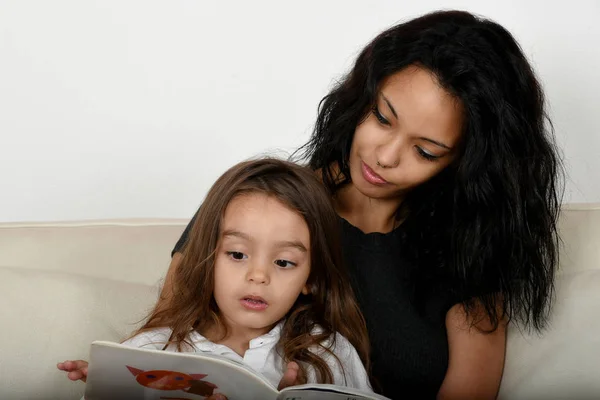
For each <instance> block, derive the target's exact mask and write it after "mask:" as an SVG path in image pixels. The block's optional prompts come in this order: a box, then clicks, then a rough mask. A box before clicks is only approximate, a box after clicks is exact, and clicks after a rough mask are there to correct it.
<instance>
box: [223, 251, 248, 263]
mask: <svg viewBox="0 0 600 400" xmlns="http://www.w3.org/2000/svg"><path fill="white" fill-rule="evenodd" d="M226 254H227V255H228V256H229V257H231V258H233V259H234V260H236V261H241V260H243V259H244V258H246V255H245V254H244V253H241V252H239V251H227V252H226Z"/></svg>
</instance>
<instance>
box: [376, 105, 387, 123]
mask: <svg viewBox="0 0 600 400" xmlns="http://www.w3.org/2000/svg"><path fill="white" fill-rule="evenodd" d="M372 111H373V115H374V116H375V118H377V121H379V123H380V124H382V125H388V126H389V125H390V121H388V120H387V119H385V117H384V116H383V115H382V114H381V113H380V112H379V108H377V106H376V105H375V106H373V108H372Z"/></svg>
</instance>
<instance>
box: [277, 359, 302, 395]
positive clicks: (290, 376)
mask: <svg viewBox="0 0 600 400" xmlns="http://www.w3.org/2000/svg"><path fill="white" fill-rule="evenodd" d="M299 378H300V367H299V366H298V364H296V363H295V362H294V361H291V362H289V363H288V365H287V369H286V370H285V373H284V374H283V377H282V378H281V381H279V387H277V390H281V389H285V388H286V387H288V386H296V385H299V384H300V381H299Z"/></svg>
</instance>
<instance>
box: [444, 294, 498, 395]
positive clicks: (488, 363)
mask: <svg viewBox="0 0 600 400" xmlns="http://www.w3.org/2000/svg"><path fill="white" fill-rule="evenodd" d="M474 314H478V313H477V311H476V312H474ZM480 315H481V314H480ZM472 318H473V317H472V316H471V315H470V316H469V317H467V316H466V314H465V312H464V309H463V307H462V305H461V304H456V305H454V306H453V307H452V308H451V309H450V310H449V311H448V313H447V314H446V329H447V332H448V348H449V363H448V371H447V372H446V377H445V378H444V381H443V382H442V386H441V387H440V390H439V392H438V395H437V398H438V400H455V399H456V400H459V399H460V400H469V399H477V400H480V399H481V400H485V399H495V398H496V396H497V395H498V389H499V388H500V381H501V379H502V371H503V369H504V354H505V348H506V323H504V322H501V323H500V324H499V326H498V329H497V330H496V331H494V332H492V333H486V332H485V331H486V330H490V329H491V325H490V324H489V322H488V321H487V320H484V321H483V322H478V323H477V324H476V325H475V326H472V322H473V320H472ZM478 328H479V329H481V331H480V330H479V329H478Z"/></svg>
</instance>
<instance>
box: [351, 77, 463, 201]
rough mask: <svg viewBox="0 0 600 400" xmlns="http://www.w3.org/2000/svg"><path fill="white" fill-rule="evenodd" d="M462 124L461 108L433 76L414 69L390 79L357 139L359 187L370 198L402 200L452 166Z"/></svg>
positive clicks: (354, 167) (354, 173) (354, 171)
mask: <svg viewBox="0 0 600 400" xmlns="http://www.w3.org/2000/svg"><path fill="white" fill-rule="evenodd" d="M462 125H463V109H462V104H461V103H460V102H459V101H458V100H457V99H456V98H454V97H452V96H451V95H450V94H449V93H448V92H447V91H446V90H444V89H443V88H442V87H441V86H440V85H439V84H438V82H437V80H436V78H435V76H434V75H433V74H432V73H431V72H429V71H428V70H425V69H423V68H419V67H415V66H413V67H409V68H406V69H404V70H402V71H400V72H398V73H396V74H394V75H392V76H390V77H389V78H387V79H386V80H384V81H383V82H382V85H381V90H380V93H379V96H378V99H377V101H376V103H375V105H374V107H373V110H372V112H370V113H369V115H368V117H367V118H366V119H365V120H364V121H363V122H362V123H361V124H360V125H359V126H358V127H357V128H356V131H355V134H354V139H353V141H352V149H351V152H350V160H349V164H350V177H351V179H352V182H353V184H354V186H355V187H356V189H358V190H359V191H360V192H361V193H362V194H364V195H365V196H367V197H370V198H375V199H397V200H399V201H401V199H402V198H403V197H404V195H405V193H406V192H408V191H410V190H411V189H412V188H414V187H416V186H419V185H420V184H422V183H424V182H426V181H427V180H429V179H431V178H432V177H434V176H435V175H436V174H438V173H439V172H441V171H442V170H443V169H444V168H445V167H446V166H448V164H450V163H451V162H452V160H453V159H454V158H455V156H456V152H457V147H458V144H459V140H460V137H461V130H462Z"/></svg>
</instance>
